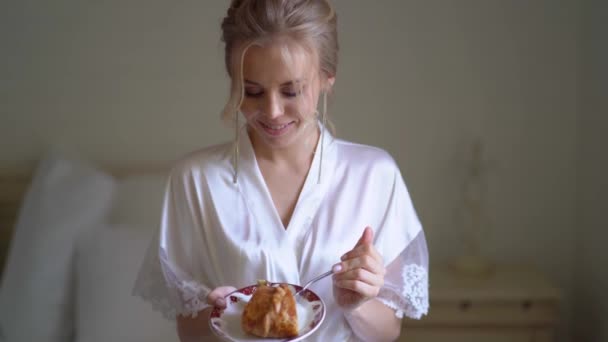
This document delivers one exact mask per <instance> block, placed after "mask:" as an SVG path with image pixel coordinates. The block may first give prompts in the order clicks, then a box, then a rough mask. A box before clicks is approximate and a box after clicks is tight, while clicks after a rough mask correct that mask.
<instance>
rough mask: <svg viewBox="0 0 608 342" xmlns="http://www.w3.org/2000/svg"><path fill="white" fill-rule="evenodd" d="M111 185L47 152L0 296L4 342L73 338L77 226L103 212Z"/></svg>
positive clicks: (16, 234)
mask: <svg viewBox="0 0 608 342" xmlns="http://www.w3.org/2000/svg"><path fill="white" fill-rule="evenodd" d="M113 188H114V180H113V179H112V178H111V177H110V176H108V175H106V174H104V173H103V172H101V171H99V170H96V169H95V168H93V167H92V166H90V165H87V164H86V163H83V162H81V161H76V160H73V159H68V158H66V157H64V156H63V155H62V154H61V153H58V152H53V153H51V154H50V155H49V156H48V157H47V158H45V159H44V160H42V162H41V163H40V165H39V167H38V169H37V170H36V173H35V175H34V178H33V181H32V184H31V185H30V188H29V190H28V192H27V194H26V196H25V199H24V202H23V205H22V207H21V211H20V213H19V217H18V219H17V224H16V227H15V232H14V236H13V240H12V243H11V249H10V252H9V255H8V260H7V264H6V268H5V271H4V277H3V280H2V288H1V292H0V326H1V329H2V332H3V335H4V337H5V338H6V340H7V341H37V342H54V341H61V342H65V341H68V340H69V339H70V338H71V336H72V333H73V329H72V319H73V316H72V315H73V301H72V298H71V296H72V293H71V292H72V288H73V282H72V278H71V277H72V260H71V257H72V254H73V245H74V240H75V237H76V235H77V234H78V232H79V231H80V230H81V229H82V227H90V226H91V225H92V224H94V223H96V222H100V221H101V220H102V218H103V217H105V216H106V215H107V212H108V211H109V207H110V203H111V197H112V192H113Z"/></svg>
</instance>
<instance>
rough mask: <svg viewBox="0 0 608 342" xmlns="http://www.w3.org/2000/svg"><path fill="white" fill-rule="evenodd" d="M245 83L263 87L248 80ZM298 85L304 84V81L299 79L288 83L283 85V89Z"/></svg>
mask: <svg viewBox="0 0 608 342" xmlns="http://www.w3.org/2000/svg"><path fill="white" fill-rule="evenodd" d="M245 83H249V84H252V85H256V86H259V87H261V86H262V85H261V84H259V83H257V82H253V81H250V80H247V79H246V80H245ZM298 83H302V80H300V79H297V80H295V81H287V82H284V83H281V87H285V86H289V85H294V84H298Z"/></svg>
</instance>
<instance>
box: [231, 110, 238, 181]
mask: <svg viewBox="0 0 608 342" xmlns="http://www.w3.org/2000/svg"><path fill="white" fill-rule="evenodd" d="M235 115H236V118H235V119H236V120H235V121H236V123H235V126H234V152H233V159H234V176H233V178H232V183H234V184H236V183H237V179H238V177H239V112H238V111H235Z"/></svg>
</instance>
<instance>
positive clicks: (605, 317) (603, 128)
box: [574, 0, 608, 341]
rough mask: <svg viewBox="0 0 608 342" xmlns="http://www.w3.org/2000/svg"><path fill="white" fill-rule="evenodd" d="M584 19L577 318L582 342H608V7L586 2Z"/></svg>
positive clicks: (580, 123)
mask: <svg viewBox="0 0 608 342" xmlns="http://www.w3.org/2000/svg"><path fill="white" fill-rule="evenodd" d="M582 18H583V26H582V27H583V30H582V33H583V36H582V40H581V41H582V51H583V55H582V57H583V58H582V59H581V62H582V63H581V66H582V68H581V70H582V73H581V76H582V77H581V80H582V82H581V85H582V87H581V115H580V117H579V130H578V135H579V146H578V151H579V154H578V165H579V178H578V179H579V193H578V209H579V210H578V213H579V216H578V225H577V226H576V228H575V229H576V235H577V237H578V242H579V245H578V250H577V252H578V253H577V257H578V258H577V260H576V266H577V267H576V272H575V274H574V282H575V284H576V287H575V294H574V297H575V298H576V300H575V302H576V312H575V316H574V317H575V323H576V333H577V340H579V341H608V292H607V289H608V267H607V265H606V262H607V261H608V257H607V256H606V242H608V224H607V223H606V222H607V220H606V212H607V209H608V200H606V194H608V180H607V178H606V177H607V175H608V139H607V138H606V135H607V132H608V97H607V96H606V95H607V89H608V64H607V62H608V45H607V41H606V32H608V21H607V20H606V18H608V3H607V2H606V1H600V0H589V1H586V2H585V7H584V11H583V17H582Z"/></svg>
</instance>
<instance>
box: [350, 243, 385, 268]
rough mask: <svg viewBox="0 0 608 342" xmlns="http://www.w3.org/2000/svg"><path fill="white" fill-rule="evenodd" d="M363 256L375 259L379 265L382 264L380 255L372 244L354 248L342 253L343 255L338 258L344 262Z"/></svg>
mask: <svg viewBox="0 0 608 342" xmlns="http://www.w3.org/2000/svg"><path fill="white" fill-rule="evenodd" d="M364 255H370V256H371V257H372V258H374V259H376V261H378V262H379V263H381V264H383V263H384V261H383V258H382V256H381V255H380V253H378V250H377V249H376V247H375V246H374V245H372V244H369V245H362V246H358V247H355V248H354V249H353V250H351V251H348V252H346V253H344V255H342V256H341V257H340V260H342V261H346V260H349V259H354V258H358V257H361V256H364Z"/></svg>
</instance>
